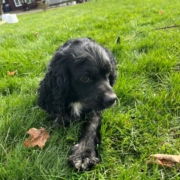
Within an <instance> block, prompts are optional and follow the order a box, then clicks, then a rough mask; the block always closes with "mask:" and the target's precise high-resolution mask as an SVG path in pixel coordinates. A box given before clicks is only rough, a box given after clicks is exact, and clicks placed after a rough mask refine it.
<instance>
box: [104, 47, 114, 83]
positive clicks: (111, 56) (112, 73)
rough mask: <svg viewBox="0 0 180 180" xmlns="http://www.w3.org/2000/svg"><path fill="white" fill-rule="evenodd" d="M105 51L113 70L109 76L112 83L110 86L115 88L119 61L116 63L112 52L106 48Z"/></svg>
mask: <svg viewBox="0 0 180 180" xmlns="http://www.w3.org/2000/svg"><path fill="white" fill-rule="evenodd" d="M103 48H104V47H103ZM104 50H105V51H106V53H107V54H108V56H109V59H110V61H111V65H112V69H111V72H110V75H109V82H110V85H111V86H113V85H114V84H115V82H116V79H117V61H116V59H115V57H114V55H113V54H112V53H111V51H109V49H107V48H104Z"/></svg>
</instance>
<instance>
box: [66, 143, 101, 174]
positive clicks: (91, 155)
mask: <svg viewBox="0 0 180 180" xmlns="http://www.w3.org/2000/svg"><path fill="white" fill-rule="evenodd" d="M68 161H69V162H70V163H71V164H72V165H73V166H74V167H75V168H76V169H77V170H78V171H80V170H82V171H83V170H87V169H90V168H91V167H92V166H94V165H96V164H97V163H99V158H98V157H97V153H96V150H95V147H94V148H91V147H86V146H83V145H81V144H76V145H75V146H73V147H72V154H71V155H70V156H69V159H68Z"/></svg>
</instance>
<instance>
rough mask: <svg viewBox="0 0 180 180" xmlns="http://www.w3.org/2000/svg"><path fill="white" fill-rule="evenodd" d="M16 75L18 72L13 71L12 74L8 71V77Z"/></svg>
mask: <svg viewBox="0 0 180 180" xmlns="http://www.w3.org/2000/svg"><path fill="white" fill-rule="evenodd" d="M16 73H17V70H14V71H12V72H10V71H8V72H7V75H8V76H14V75H15V74H16Z"/></svg>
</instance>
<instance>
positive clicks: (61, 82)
mask: <svg viewBox="0 0 180 180" xmlns="http://www.w3.org/2000/svg"><path fill="white" fill-rule="evenodd" d="M66 60H67V57H65V55H64V54H63V53H62V52H61V51H57V52H56V53H55V55H54V56H53V58H52V60H51V61H50V64H49V68H48V72H47V73H46V75H45V78H44V79H43V80H42V81H41V83H40V87H39V90H38V105H39V106H40V107H41V108H42V109H44V110H46V111H47V112H48V113H50V114H56V113H60V111H61V109H59V108H60V107H61V108H62V109H63V108H64V107H63V104H64V103H63V102H64V100H65V98H66V96H67V94H68V87H69V86H68V84H69V78H68V72H67V67H66V63H65V62H66Z"/></svg>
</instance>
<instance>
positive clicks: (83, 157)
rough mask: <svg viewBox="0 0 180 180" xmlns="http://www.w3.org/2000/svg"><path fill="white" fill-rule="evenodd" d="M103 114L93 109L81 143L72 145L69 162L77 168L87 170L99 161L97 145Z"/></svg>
mask: <svg viewBox="0 0 180 180" xmlns="http://www.w3.org/2000/svg"><path fill="white" fill-rule="evenodd" d="M100 125H101V115H100V113H99V112H96V111H92V112H91V113H89V115H88V120H87V122H86V124H85V127H84V130H83V133H82V136H81V138H80V140H79V143H78V144H76V145H75V146H73V147H72V152H71V155H70V156H69V162H70V163H71V164H72V165H73V166H74V167H75V168H76V169H77V170H86V169H89V168H91V167H92V166H93V165H95V164H97V163H98V162H99V158H98V154H97V150H96V146H97V144H98V143H99V142H100V133H99V130H100Z"/></svg>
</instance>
